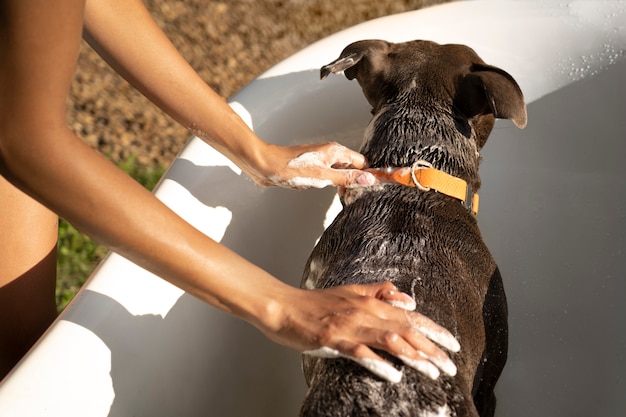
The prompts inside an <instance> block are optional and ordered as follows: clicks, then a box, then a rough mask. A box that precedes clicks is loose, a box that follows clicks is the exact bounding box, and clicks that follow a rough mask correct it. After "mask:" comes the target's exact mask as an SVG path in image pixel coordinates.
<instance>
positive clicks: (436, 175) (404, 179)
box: [366, 161, 479, 216]
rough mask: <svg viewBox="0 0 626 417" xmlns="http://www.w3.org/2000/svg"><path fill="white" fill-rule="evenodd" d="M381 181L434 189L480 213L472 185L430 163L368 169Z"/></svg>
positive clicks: (475, 212) (425, 189)
mask: <svg viewBox="0 0 626 417" xmlns="http://www.w3.org/2000/svg"><path fill="white" fill-rule="evenodd" d="M366 171H367V172H370V173H372V174H373V175H374V176H375V177H376V178H378V179H379V180H380V181H381V182H387V183H396V184H402V185H406V186H408V187H417V188H419V189H420V190H422V191H430V190H434V191H437V192H440V193H442V194H445V195H447V196H450V197H453V198H456V199H457V200H460V201H461V204H463V207H465V208H466V209H468V210H469V211H471V212H472V213H473V214H474V216H476V215H477V214H478V204H479V197H478V194H477V193H475V192H474V190H472V187H470V185H469V184H468V183H467V182H465V181H464V180H462V179H461V178H458V177H455V176H452V175H450V174H447V173H445V172H443V171H440V170H438V169H435V168H433V167H432V166H431V165H430V164H429V163H427V162H426V163H425V162H423V161H419V162H417V163H416V164H414V165H413V166H412V167H405V168H382V169H381V168H372V169H366Z"/></svg>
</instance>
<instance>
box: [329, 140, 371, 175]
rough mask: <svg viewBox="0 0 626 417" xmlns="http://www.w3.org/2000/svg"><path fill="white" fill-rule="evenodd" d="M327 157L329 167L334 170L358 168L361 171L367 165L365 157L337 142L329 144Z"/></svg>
mask: <svg viewBox="0 0 626 417" xmlns="http://www.w3.org/2000/svg"><path fill="white" fill-rule="evenodd" d="M326 155H327V158H326V163H327V166H329V167H332V168H356V169H359V170H360V169H363V168H365V166H366V165H367V163H366V161H365V156H363V155H362V154H360V153H359V152H356V151H353V150H352V149H348V148H346V147H345V146H343V145H340V144H339V143H336V142H331V143H329V144H327V150H326Z"/></svg>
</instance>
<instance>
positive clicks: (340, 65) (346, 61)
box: [320, 50, 364, 80]
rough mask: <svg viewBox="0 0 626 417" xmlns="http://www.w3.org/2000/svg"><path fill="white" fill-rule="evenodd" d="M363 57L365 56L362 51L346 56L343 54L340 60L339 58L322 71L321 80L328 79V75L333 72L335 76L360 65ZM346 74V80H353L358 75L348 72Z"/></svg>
mask: <svg viewBox="0 0 626 417" xmlns="http://www.w3.org/2000/svg"><path fill="white" fill-rule="evenodd" d="M344 52H345V51H344ZM363 55H364V54H363V51H362V50H361V51H355V52H350V53H348V54H347V55H345V56H344V54H343V53H342V54H341V56H340V57H339V58H337V59H336V60H334V61H333V62H331V63H330V64H328V65H324V66H323V67H322V68H321V69H320V79H322V80H323V79H324V78H326V77H328V74H330V73H331V72H332V73H333V74H337V73H339V72H342V71H346V70H349V69H350V68H352V67H353V66H355V65H356V64H358V63H359V61H360V60H361V59H362V58H363ZM345 74H346V78H348V79H349V80H352V79H353V78H354V77H355V76H356V74H352V73H351V72H346V73H345Z"/></svg>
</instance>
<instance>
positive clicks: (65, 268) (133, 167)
mask: <svg viewBox="0 0 626 417" xmlns="http://www.w3.org/2000/svg"><path fill="white" fill-rule="evenodd" d="M118 166H119V167H120V168H121V169H122V170H123V171H124V172H126V173H127V174H129V175H130V176H131V177H133V178H134V179H135V180H136V181H137V182H139V183H140V184H141V185H143V186H144V187H146V188H147V189H148V190H152V189H153V188H154V186H155V185H156V184H157V182H158V181H159V179H160V178H161V176H162V175H163V173H164V172H165V167H158V166H157V167H154V166H145V165H140V164H137V162H136V158H135V157H130V158H129V159H128V160H126V161H124V162H122V163H120V164H118ZM107 253H108V250H107V249H106V248H105V247H103V246H101V245H98V244H97V243H96V242H94V241H93V240H92V239H91V238H89V237H88V236H86V235H85V234H83V233H81V232H79V231H78V230H76V228H74V227H73V226H72V225H71V224H69V223H68V222H66V221H65V220H63V219H60V220H59V243H58V255H57V287H56V300H57V309H58V311H59V312H61V311H62V310H63V309H64V308H65V307H66V306H67V304H68V303H69V302H70V301H71V299H72V298H73V297H74V295H75V294H76V292H77V291H78V290H79V289H80V287H81V286H82V285H83V284H84V283H85V280H87V278H89V275H90V274H91V272H92V271H93V269H94V268H95V267H96V266H97V265H98V263H99V262H100V261H101V260H102V258H104V256H105V255H106V254H107Z"/></svg>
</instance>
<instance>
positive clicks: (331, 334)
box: [0, 0, 452, 364]
mask: <svg viewBox="0 0 626 417" xmlns="http://www.w3.org/2000/svg"><path fill="white" fill-rule="evenodd" d="M82 16H83V3H82V1H81V0H65V1H59V2H48V1H46V0H13V1H10V0H7V1H5V2H2V4H1V5H0V39H1V40H2V42H0V57H1V59H0V174H1V175H3V176H4V177H6V178H7V179H8V180H9V181H10V182H12V183H13V184H14V185H16V186H17V187H19V188H20V189H21V190H23V191H24V192H26V193H28V194H29V195H31V196H33V197H34V198H35V199H37V200H38V201H40V202H42V203H43V204H44V205H46V206H47V207H49V208H51V209H52V210H54V211H55V212H56V213H58V214H59V215H60V216H62V217H64V218H66V219H67V220H69V221H70V222H71V223H72V224H74V225H75V226H76V227H78V228H79V229H81V230H82V231H84V232H85V233H87V234H88V235H90V236H92V237H93V238H95V239H96V240H97V241H99V242H101V243H102V244H104V245H106V246H108V247H109V248H111V249H112V250H114V251H116V252H118V253H120V254H121V255H123V256H125V257H127V258H128V259H130V260H131V261H133V262H135V263H137V264H138V265H140V266H142V267H144V268H146V269H147V270H149V271H151V272H153V273H155V274H157V275H159V276H161V277H163V278H164V279H166V280H168V281H169V282H172V283H173V284H175V285H177V286H179V287H180V288H182V289H184V290H185V291H187V292H189V293H190V294H192V295H194V296H196V297H198V298H199V299H201V300H203V301H205V302H207V303H210V304H212V305H214V306H216V307H217V308H220V309H222V310H224V311H227V312H229V313H231V314H233V315H235V316H237V317H240V318H242V319H244V320H246V321H248V322H250V323H251V324H253V325H254V326H256V327H257V328H259V329H260V330H261V331H262V332H263V333H264V334H266V335H267V336H268V338H270V339H271V340H274V341H275V342H278V343H281V344H283V345H285V346H288V347H290V348H293V349H297V350H299V351H305V350H314V349H317V348H320V347H322V346H324V347H328V348H331V349H335V350H337V351H339V352H341V353H343V354H345V355H348V356H352V357H357V358H369V359H375V360H381V359H380V357H379V356H378V355H376V354H375V353H374V352H373V351H372V350H371V349H370V347H372V348H380V349H383V350H387V351H389V352H390V353H392V354H394V355H403V356H407V357H409V358H412V359H415V360H422V361H425V360H426V359H424V358H423V357H422V356H421V354H420V352H422V353H424V354H426V355H427V356H428V358H429V360H430V361H432V362H433V363H436V364H442V363H444V362H445V361H446V360H447V356H446V355H445V353H444V352H443V351H442V350H440V349H439V348H437V347H436V346H435V345H434V344H433V343H432V342H430V341H429V340H428V339H427V337H425V336H424V335H425V334H437V335H439V336H440V337H441V339H442V340H444V341H445V340H448V341H449V340H451V339H452V337H451V336H450V335H449V333H447V332H446V331H445V330H443V329H441V328H440V327H439V326H436V325H435V324H434V323H432V322H431V321H429V320H427V319H425V318H424V317H423V316H421V315H419V314H417V313H408V312H405V311H403V310H400V309H398V308H394V307H392V306H390V305H388V304H387V303H385V302H383V301H381V300H395V301H402V300H404V301H406V296H405V295H402V294H400V293H398V292H397V291H394V290H393V289H392V287H391V286H390V284H380V285H377V286H368V287H342V288H336V289H332V290H324V291H304V290H300V289H297V288H293V287H290V286H288V285H286V284H284V283H282V282H281V281H279V280H278V279H276V278H274V277H273V276H271V275H270V274H268V273H267V272H265V271H263V270H262V269H260V268H258V267H257V266H255V265H253V264H251V263H250V262H248V261H246V260H245V259H243V258H241V257H240V256H238V255H237V254H235V253H234V252H232V251H230V250H229V249H227V248H226V247H224V246H222V245H220V244H219V243H217V242H215V241H213V240H211V239H209V238H208V237H206V236H205V235H204V234H202V233H200V232H199V231H197V230H196V229H194V228H193V227H192V226H190V225H189V224H188V223H186V222H185V221H183V220H182V219H181V218H180V217H178V216H177V215H176V214H175V213H174V212H172V211H171V210H170V209H169V208H168V207H166V206H165V205H164V204H162V203H161V202H160V201H159V200H158V199H157V198H155V197H154V196H153V195H152V194H151V193H149V192H148V191H146V190H145V189H143V188H142V187H141V186H139V185H138V184H137V183H135V182H134V181H133V180H132V179H131V178H130V177H128V176H127V175H126V174H124V173H123V172H122V171H120V170H119V169H117V168H116V167H115V166H114V165H113V164H111V163H110V162H109V161H108V160H106V158H104V157H102V156H101V155H99V154H98V153H97V152H95V151H93V150H92V149H90V148H89V147H88V146H87V145H86V144H85V143H84V142H83V141H81V140H80V139H79V138H78V137H76V136H75V135H74V134H73V133H72V132H71V131H70V129H69V128H68V127H67V124H66V122H65V99H66V95H67V91H68V89H69V85H70V82H71V78H72V73H73V71H74V66H75V62H76V59H77V56H78V51H79V46H80V34H81V30H82ZM221 123H224V122H223V121H221ZM233 123H235V122H233ZM227 130H228V128H227ZM231 151H232V149H231ZM155 226H158V227H155ZM444 345H445V343H444Z"/></svg>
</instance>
